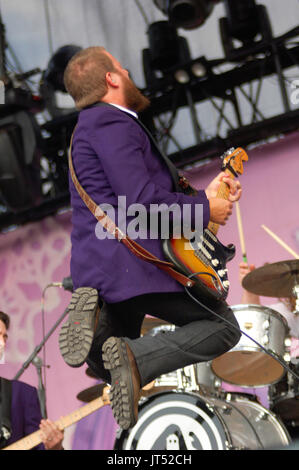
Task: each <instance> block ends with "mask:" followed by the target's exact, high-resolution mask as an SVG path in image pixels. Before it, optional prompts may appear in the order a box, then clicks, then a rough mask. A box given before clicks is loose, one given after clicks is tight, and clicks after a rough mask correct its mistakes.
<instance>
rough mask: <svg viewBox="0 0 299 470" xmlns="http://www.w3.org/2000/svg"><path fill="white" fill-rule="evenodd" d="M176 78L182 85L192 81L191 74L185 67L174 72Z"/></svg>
mask: <svg viewBox="0 0 299 470" xmlns="http://www.w3.org/2000/svg"><path fill="white" fill-rule="evenodd" d="M174 78H175V79H176V81H177V82H178V83H181V84H182V85H184V84H186V83H189V82H190V77H189V74H188V72H186V70H184V69H179V70H177V71H176V72H175V73H174Z"/></svg>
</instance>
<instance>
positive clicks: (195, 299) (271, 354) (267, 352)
mask: <svg viewBox="0 0 299 470" xmlns="http://www.w3.org/2000/svg"><path fill="white" fill-rule="evenodd" d="M200 274H204V275H208V276H211V277H214V278H215V279H216V276H214V275H213V274H211V273H208V272H197V273H193V274H190V275H189V276H188V278H189V279H192V277H194V276H198V275H200ZM188 289H190V288H189V287H185V291H186V293H187V294H188V295H189V297H191V298H192V300H194V302H196V303H198V304H199V305H200V306H201V307H203V308H204V309H205V310H207V311H208V312H209V313H212V314H213V315H215V316H216V317H218V318H220V319H221V320H222V321H224V322H225V323H227V324H228V325H229V326H230V327H231V328H234V329H235V330H237V331H238V332H239V333H241V334H242V335H244V336H246V337H247V338H248V339H250V340H251V341H253V342H254V343H255V344H256V345H257V346H258V347H259V348H260V349H262V350H263V351H264V352H265V353H266V354H268V355H269V356H270V357H272V358H273V359H275V360H276V361H278V362H279V363H280V365H281V366H282V367H283V368H284V369H286V370H287V371H288V372H289V373H290V374H292V375H293V376H294V377H295V378H296V379H297V380H299V376H298V375H297V374H296V373H295V372H294V371H292V370H291V369H290V368H289V367H288V366H287V365H286V364H285V362H284V361H282V360H281V359H280V358H279V357H278V356H277V355H276V354H275V353H274V352H270V351H269V350H267V349H266V348H264V346H262V345H261V344H260V343H258V342H257V341H256V340H255V339H253V338H252V337H251V336H249V335H248V334H247V333H245V332H244V331H242V330H241V328H240V327H237V326H235V325H234V324H233V323H231V322H230V321H229V320H227V319H226V318H223V317H222V316H221V315H219V314H218V313H216V312H214V311H213V310H211V309H210V308H209V307H207V306H206V305H204V304H202V303H201V302H200V301H199V300H198V299H197V298H196V297H194V296H193V295H192V294H191V292H189V290H188Z"/></svg>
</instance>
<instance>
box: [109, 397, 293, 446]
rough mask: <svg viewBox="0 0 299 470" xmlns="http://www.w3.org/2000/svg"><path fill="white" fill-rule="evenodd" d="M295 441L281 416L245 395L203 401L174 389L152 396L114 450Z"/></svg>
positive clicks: (246, 444)
mask: <svg viewBox="0 0 299 470" xmlns="http://www.w3.org/2000/svg"><path fill="white" fill-rule="evenodd" d="M289 443H290V437H289V435H288V432H287V430H286V429H285V428H284V426H283V425H282V424H280V422H279V421H278V420H277V419H276V417H275V415H274V414H272V413H271V412H269V411H268V410H267V409H266V408H263V407H262V406H261V405H259V404H258V403H255V402H253V401H249V400H247V399H245V398H244V397H242V396H234V397H232V395H231V394H230V395H229V399H227V400H221V399H219V398H216V397H213V398H212V397H210V398H208V399H207V400H203V399H202V397H200V396H199V395H198V394H195V393H190V392H189V393H188V392H179V391H172V392H166V393H160V394H157V395H155V396H152V397H150V398H149V399H146V400H145V401H144V402H143V403H142V404H141V405H140V408H139V418H138V421H137V423H136V424H135V426H134V427H133V428H131V429H130V430H128V431H122V430H121V431H120V433H119V434H118V437H117V439H116V442H115V447H114V449H123V450H182V449H183V450H186V449H187V450H247V449H248V450H255V449H268V448H269V449H270V448H274V447H278V448H281V447H283V446H286V445H288V444H289Z"/></svg>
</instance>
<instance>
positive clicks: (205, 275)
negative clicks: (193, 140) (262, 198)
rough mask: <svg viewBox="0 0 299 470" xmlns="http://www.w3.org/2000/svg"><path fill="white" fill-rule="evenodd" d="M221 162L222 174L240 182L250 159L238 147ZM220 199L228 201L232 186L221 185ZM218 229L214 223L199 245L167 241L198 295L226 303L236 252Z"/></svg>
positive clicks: (170, 253) (167, 251)
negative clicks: (230, 267)
mask: <svg viewBox="0 0 299 470" xmlns="http://www.w3.org/2000/svg"><path fill="white" fill-rule="evenodd" d="M221 158H222V168H221V169H222V171H224V172H225V173H226V174H227V176H230V177H231V178H236V177H238V175H241V174H242V173H243V161H247V160H248V155H247V153H246V152H245V150H243V149H242V148H240V147H238V148H237V149H234V148H232V149H230V150H228V151H227V152H225V153H224V155H223V156H222V157H221ZM216 197H219V198H223V199H228V197H229V186H228V185H227V184H226V183H225V182H221V183H220V185H219V189H218V192H217V196H216ZM218 229H219V225H218V224H215V223H213V222H210V223H209V225H208V227H207V228H206V229H205V230H204V231H203V234H202V235H201V236H200V238H199V241H198V237H196V238H195V237H194V238H193V239H190V240H187V239H186V238H170V239H167V240H164V241H163V249H164V253H165V255H166V257H167V258H168V259H169V260H170V261H171V262H172V263H173V264H174V265H175V266H176V268H177V269H178V270H179V271H180V272H182V273H183V274H186V275H188V276H189V275H192V280H193V281H195V285H194V287H192V290H193V291H194V293H196V294H199V295H200V296H201V297H203V296H204V297H206V298H208V299H210V300H220V299H221V300H225V299H226V297H227V295H228V291H229V280H228V275H227V268H226V263H227V262H228V261H230V260H232V259H233V257H234V256H235V251H236V249H235V246H234V245H233V244H230V245H227V246H225V245H223V244H222V243H221V242H220V241H219V240H218V238H217V232H218ZM195 273H196V274H195Z"/></svg>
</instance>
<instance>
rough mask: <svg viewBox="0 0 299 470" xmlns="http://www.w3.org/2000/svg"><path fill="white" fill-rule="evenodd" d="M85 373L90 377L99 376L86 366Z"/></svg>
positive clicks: (95, 377)
mask: <svg viewBox="0 0 299 470" xmlns="http://www.w3.org/2000/svg"><path fill="white" fill-rule="evenodd" d="M85 374H86V375H88V377H91V378H92V379H98V378H99V377H97V376H96V374H94V373H93V372H92V370H91V368H90V367H87V369H86V371H85Z"/></svg>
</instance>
